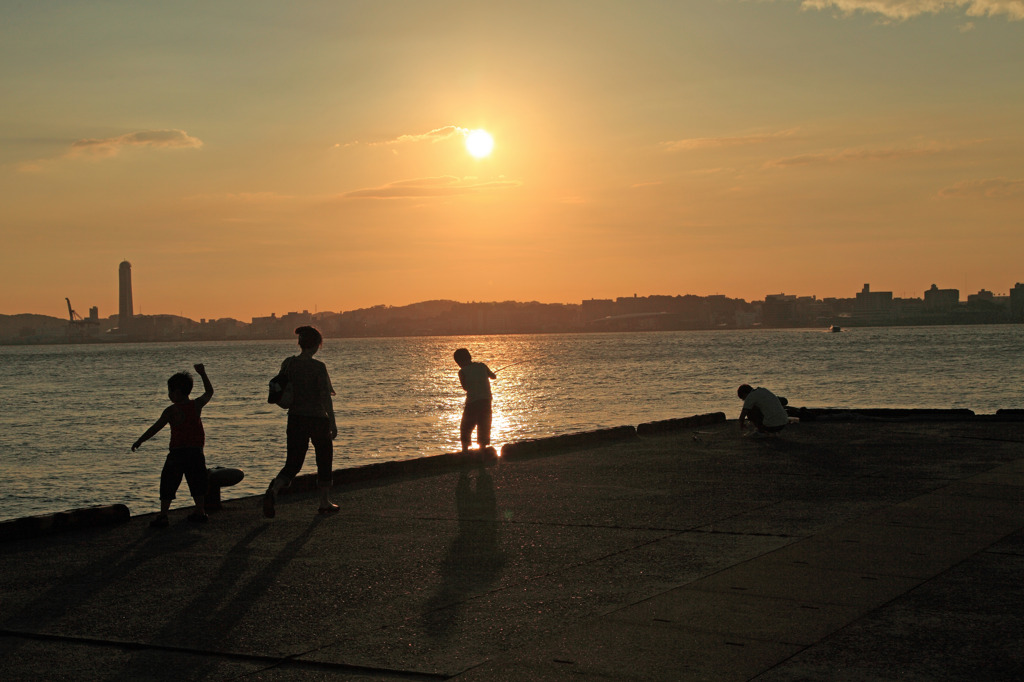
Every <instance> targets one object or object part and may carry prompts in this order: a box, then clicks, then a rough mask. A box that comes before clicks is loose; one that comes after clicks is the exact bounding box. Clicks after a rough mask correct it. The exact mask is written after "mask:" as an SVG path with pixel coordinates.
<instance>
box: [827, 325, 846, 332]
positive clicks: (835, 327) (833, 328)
mask: <svg viewBox="0 0 1024 682" xmlns="http://www.w3.org/2000/svg"><path fill="white" fill-rule="evenodd" d="M828 330H829V331H830V332H841V331H843V328H842V327H840V326H839V325H838V324H832V325H829V327H828Z"/></svg>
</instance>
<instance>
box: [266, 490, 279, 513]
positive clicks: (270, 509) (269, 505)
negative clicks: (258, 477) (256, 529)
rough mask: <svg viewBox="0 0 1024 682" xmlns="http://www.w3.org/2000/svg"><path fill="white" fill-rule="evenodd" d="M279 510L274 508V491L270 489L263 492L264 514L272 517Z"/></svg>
mask: <svg viewBox="0 0 1024 682" xmlns="http://www.w3.org/2000/svg"><path fill="white" fill-rule="evenodd" d="M276 513H277V511H276V510H275V509H274V491H273V490H268V491H267V492H265V493H264V494H263V516H264V518H268V519H272V518H274V515H275V514H276Z"/></svg>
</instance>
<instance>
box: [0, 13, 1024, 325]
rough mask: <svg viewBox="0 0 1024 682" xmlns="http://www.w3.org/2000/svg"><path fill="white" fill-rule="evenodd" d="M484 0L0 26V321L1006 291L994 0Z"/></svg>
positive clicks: (1012, 184) (20, 20)
mask: <svg viewBox="0 0 1024 682" xmlns="http://www.w3.org/2000/svg"><path fill="white" fill-rule="evenodd" d="M501 4H502V5H505V6H504V7H491V6H490V5H491V3H480V2H455V1H447V2H406V1H404V0H403V1H389V0H372V1H367V2H351V1H349V2H345V1H323V2H296V3H281V2H276V1H275V2H267V1H256V0H237V1H221V2H218V1H216V0H214V1H204V2H174V3H140V2H136V1H134V0H131V1H129V0H110V1H106V2H45V3H43V2H10V3H5V4H4V6H3V8H2V10H0V12H2V16H3V21H2V22H0V92H3V103H4V104H3V106H2V107H0V123H2V126H3V132H2V138H3V144H2V145H0V174H2V177H0V226H2V231H3V235H2V236H3V248H2V249H0V313H4V314H14V313H22V312H35V313H43V314H49V315H54V316H63V315H65V314H66V306H65V302H64V297H65V296H68V297H70V298H71V299H72V301H73V303H74V305H75V308H76V309H77V310H78V311H79V312H83V313H84V312H85V311H87V310H88V308H89V306H93V305H96V306H99V308H100V314H101V316H107V315H110V314H112V313H115V312H116V309H117V267H118V263H120V261H121V260H124V259H127V260H129V261H131V262H132V264H133V280H134V287H135V307H136V312H137V313H138V312H142V313H144V314H157V313H172V314H184V315H186V316H188V317H192V318H194V319H199V318H218V317H236V318H239V319H242V320H245V321H248V319H249V318H250V317H252V316H261V315H269V314H271V313H277V314H283V313H286V312H288V311H294V310H304V309H306V310H310V311H313V310H321V311H323V310H334V311H342V310H351V309H355V308H360V307H367V306H372V305H376V304H387V305H404V304H407V303H412V302H416V301H422V300H429V299H437V298H447V299H454V300H458V301H501V300H521V301H529V300H537V301H542V302H568V303H576V302H579V301H580V300H582V299H585V298H592V297H597V298H611V297H617V296H630V295H633V294H634V293H636V294H639V295H641V296H643V295H651V294H684V293H691V294H698V295H707V294H716V293H717V294H725V295H728V296H733V297H737V298H745V299H747V300H753V299H761V298H763V297H764V296H765V295H766V294H770V293H780V292H785V293H788V294H797V295H812V294H813V295H818V296H819V297H822V296H843V297H851V296H853V295H854V293H855V292H857V291H859V290H860V289H861V287H862V285H863V284H864V283H865V282H870V283H871V285H872V288H873V289H876V290H889V291H893V292H894V294H895V295H896V296H921V295H922V292H923V291H924V290H925V289H927V288H928V287H929V286H930V285H931V284H932V283H937V284H938V285H939V286H940V287H941V288H959V289H960V290H961V292H962V296H964V297H966V294H968V293H974V292H976V291H977V290H978V289H981V288H983V287H984V288H987V289H990V290H992V291H995V292H996V293H997V294H1000V293H1004V294H1005V293H1006V292H1007V291H1008V290H1009V289H1010V288H1011V287H1013V285H1014V283H1016V282H1019V281H1024V264H1022V262H1021V254H1022V253H1024V124H1022V122H1024V0H805V1H803V2H800V1H798V0H762V1H758V2H754V1H741V0H693V1H692V2H690V1H688V2H664V1H646V0H631V1H630V2H610V1H607V0H605V1H601V0H586V1H583V0H580V1H577V2H559V1H557V0H544V1H543V2H532V1H525V2H518V3H501ZM474 129H484V130H486V131H488V132H489V133H490V134H491V135H492V136H493V138H494V150H493V152H492V153H491V154H490V155H489V156H486V157H484V158H481V159H476V158H474V157H472V156H470V155H469V154H468V153H467V151H466V146H465V136H466V134H467V133H468V132H469V131H471V130H474Z"/></svg>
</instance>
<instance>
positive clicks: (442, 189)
mask: <svg viewBox="0 0 1024 682" xmlns="http://www.w3.org/2000/svg"><path fill="white" fill-rule="evenodd" d="M520 185H521V183H519V182H517V181H514V180H492V181H487V182H480V181H477V180H476V179H474V178H456V177H454V176H451V175H445V176H440V177H433V178H416V179H412V180H399V181H397V182H391V183H388V184H386V185H383V186H381V187H368V188H365V189H357V190H353V191H351V192H346V193H345V194H343V195H342V196H343V197H345V198H348V199H408V198H419V197H450V196H456V195H460V194H475V193H477V192H483V191H487V190H501V189H510V188H514V187H519V186H520Z"/></svg>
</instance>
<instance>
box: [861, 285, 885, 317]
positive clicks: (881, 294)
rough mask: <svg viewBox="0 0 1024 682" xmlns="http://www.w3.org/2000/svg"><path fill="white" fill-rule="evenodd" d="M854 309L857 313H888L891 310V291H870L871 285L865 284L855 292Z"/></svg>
mask: <svg viewBox="0 0 1024 682" xmlns="http://www.w3.org/2000/svg"><path fill="white" fill-rule="evenodd" d="M855 309H856V311H857V312H858V313H868V314H877V313H888V312H890V311H891V310H892V292H891V291H871V285H870V284H865V285H864V288H863V289H861V291H860V292H859V293H858V294H857V302H856V304H855Z"/></svg>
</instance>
